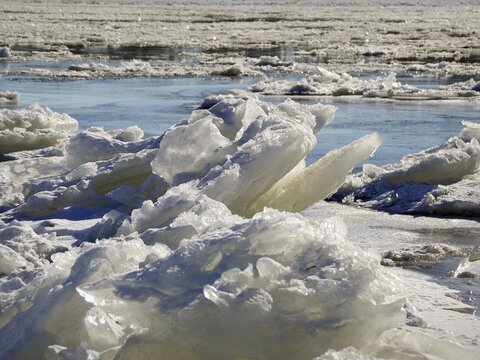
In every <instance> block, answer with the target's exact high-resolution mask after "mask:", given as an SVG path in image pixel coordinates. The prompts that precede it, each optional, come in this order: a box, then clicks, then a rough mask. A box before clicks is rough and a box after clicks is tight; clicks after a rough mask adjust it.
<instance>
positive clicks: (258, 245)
mask: <svg viewBox="0 0 480 360" xmlns="http://www.w3.org/2000/svg"><path fill="white" fill-rule="evenodd" d="M327 75H328V73H325V74H324V76H327ZM209 105H210V106H208V109H201V110H194V111H193V112H192V114H191V116H190V117H189V118H188V119H185V120H184V121H181V122H180V123H179V124H177V125H176V126H173V127H172V128H170V129H168V130H167V131H166V132H165V133H164V134H163V135H162V136H160V137H158V138H149V139H143V133H142V131H141V130H139V129H138V128H136V127H133V128H127V129H124V130H121V129H120V130H112V131H105V130H103V129H98V128H94V129H89V130H87V131H84V132H81V133H79V134H78V135H75V136H73V137H72V138H71V139H70V140H66V142H64V143H63V146H64V150H63V148H58V149H53V148H52V149H42V150H38V151H35V152H23V153H20V154H21V156H20V157H19V158H18V159H16V160H12V161H7V162H3V163H1V164H0V167H1V168H2V169H3V170H4V171H3V172H2V177H1V179H2V181H1V182H0V185H1V186H2V189H5V193H4V195H2V196H3V197H6V198H9V199H10V200H8V201H9V202H7V203H6V205H5V206H6V208H5V210H3V208H2V211H4V212H3V213H2V216H1V217H0V253H1V256H2V259H5V261H4V262H2V265H1V269H0V271H1V272H2V276H1V277H0V310H1V311H0V357H7V358H30V357H35V356H38V354H42V355H43V356H45V357H46V358H53V359H68V358H71V357H73V358H75V357H80V358H82V357H83V358H85V357H86V358H88V357H90V358H92V359H112V358H119V359H122V358H127V359H128V358H139V357H143V358H148V357H152V356H155V357H158V356H162V357H165V358H177V359H192V358H194V359H196V358H198V359H201V358H222V359H223V358H256V359H267V358H272V357H277V358H284V357H286V358H298V359H313V358H315V357H316V356H322V354H324V353H325V352H326V351H328V350H329V349H333V350H332V351H330V352H328V353H327V354H325V355H324V356H337V355H338V356H353V355H352V354H355V353H357V354H358V355H359V356H364V357H365V358H369V357H370V356H377V355H378V354H380V355H382V354H383V353H384V351H385V349H386V348H388V346H392V344H395V345H394V346H395V351H397V352H398V354H400V355H398V357H401V356H403V355H405V354H410V353H413V354H415V356H423V355H425V356H429V354H432V353H435V351H433V350H432V349H429V348H428V346H426V345H424V344H423V343H422V345H421V346H420V347H418V348H416V347H415V346H414V345H413V344H412V343H411V341H410V338H408V337H404V336H403V335H404V334H405V333H406V332H408V330H405V329H404V327H405V326H410V325H411V324H413V323H414V322H412V321H411V320H408V319H407V315H408V316H409V317H410V319H411V318H412V317H415V316H416V313H415V311H414V310H411V309H410V308H409V307H408V306H407V300H406V299H405V298H404V296H403V294H404V292H403V290H402V286H401V283H399V282H398V279H397V278H396V277H395V276H392V275H391V274H389V272H390V271H392V268H390V267H383V266H381V264H380V256H379V255H373V254H371V253H368V252H366V251H364V250H362V249H361V248H359V247H358V245H357V244H355V243H354V242H353V241H349V240H348V239H347V229H346V228H347V226H348V223H347V224H345V223H344V222H343V221H342V220H340V219H339V218H334V219H329V220H325V221H324V222H318V221H316V220H313V219H306V218H304V217H303V216H301V215H299V214H294V213H292V212H298V211H301V210H304V209H306V208H308V207H310V206H311V205H312V204H313V203H315V202H317V201H319V200H321V199H323V198H325V197H327V196H329V195H330V194H332V193H333V192H335V190H336V189H337V188H338V187H339V186H341V184H342V183H343V181H344V179H345V176H346V174H347V173H348V172H349V171H350V170H351V169H352V168H353V167H354V166H355V164H356V163H358V162H359V161H362V160H363V159H365V158H366V157H368V156H370V155H371V154H372V153H373V152H374V151H375V149H376V148H377V147H378V146H379V145H380V139H379V137H378V135H377V134H371V135H367V136H365V137H363V138H361V139H359V140H356V141H354V142H353V143H351V144H349V145H346V146H345V147H343V148H340V149H336V150H333V151H331V152H330V153H328V154H326V155H325V156H324V157H323V158H321V159H319V160H318V161H317V162H316V163H314V164H313V165H311V166H310V167H308V168H307V167H306V165H305V157H306V156H307V155H308V154H309V152H310V151H311V150H312V149H313V148H314V146H315V144H316V136H315V134H316V133H317V132H318V131H320V130H321V129H322V127H323V126H325V125H327V124H328V123H330V122H331V121H332V119H333V116H334V113H335V109H334V108H333V107H332V106H327V105H322V104H316V105H301V104H299V103H296V102H294V101H293V100H290V99H288V100H285V101H284V102H282V103H279V104H272V103H268V102H264V101H261V100H259V99H256V98H254V97H251V96H249V95H248V94H245V93H244V94H241V95H239V96H234V95H232V96H219V97H217V98H215V99H213V100H212V101H211V103H210V104H209ZM205 107H207V106H205ZM466 126H468V127H469V128H472V125H469V124H466ZM470 133H471V131H469V132H468V134H470ZM470 137H471V139H470V140H467V138H468V135H465V137H464V140H462V139H460V138H458V139H453V140H450V141H448V142H446V143H445V144H443V145H442V146H439V147H438V148H435V149H430V150H428V151H426V152H424V153H422V154H420V155H416V156H411V157H409V158H408V162H405V163H403V165H399V166H389V167H388V166H387V167H386V168H385V169H381V168H374V167H368V166H367V167H366V170H368V174H369V175H370V176H371V177H372V178H375V177H377V176H384V175H385V174H387V173H389V172H391V173H392V174H393V173H395V172H397V173H400V171H403V170H402V169H404V168H406V167H413V166H425V165H422V164H424V158H425V157H428V156H433V155H436V156H437V157H439V158H442V156H443V157H448V156H449V155H450V154H453V155H452V156H451V158H452V159H454V160H455V161H457V162H458V164H459V165H458V168H459V169H463V170H462V171H463V172H465V173H469V172H470V173H471V172H473V174H470V175H471V176H474V175H475V174H476V172H475V171H476V170H475V169H476V168H475V166H474V165H473V164H474V159H475V156H476V154H477V152H476V151H477V150H476V149H477V147H478V146H479V145H478V141H477V140H476V139H475V138H473V137H472V136H470ZM432 154H433V155H432ZM467 155H468V156H470V160H469V159H468V157H467ZM434 163H435V162H434ZM406 164H408V166H407V165H406ZM412 164H413V165H412ZM419 164H420V165H419ZM463 172H462V173H461V174H463ZM458 173H459V174H456V177H455V179H454V180H456V179H457V177H460V175H461V174H460V171H458ZM444 174H446V172H441V171H440V172H435V171H432V170H431V171H430V176H432V178H433V177H437V178H441V179H447V180H448V181H450V179H451V174H449V176H448V177H445V176H446V175H444ZM365 176H366V175H365ZM402 176H403V175H402ZM462 176H463V175H462ZM467 179H470V180H471V178H469V177H468V176H467V177H463V178H462V180H461V181H465V180H467ZM447 180H445V181H447ZM384 181H385V182H387V180H384ZM458 183H459V182H456V183H455V184H458ZM352 184H353V181H351V182H350V185H352ZM392 186H393V185H392ZM2 199H3V198H2ZM272 208H273V209H272ZM280 210H287V211H289V212H282V211H280ZM329 217H330V216H323V217H322V218H325V219H326V218H329ZM27 219H28V220H27ZM348 221H349V222H350V219H349V220H348ZM353 234H355V236H354V237H353V238H352V239H353V240H355V241H357V240H358V239H357V237H358V233H357V232H356V231H354V232H353ZM357 242H358V241H357ZM431 249H436V248H435V247H431ZM442 249H443V250H444V253H442V254H441V256H440V255H439V256H438V258H439V259H441V258H444V257H446V256H451V253H448V251H446V250H445V249H444V248H442ZM430 253H432V254H433V252H429V254H430ZM461 254H462V256H466V255H465V254H467V253H464V252H461ZM468 255H469V256H471V254H468ZM433 257H434V256H433ZM436 259H437V258H434V259H433V260H432V262H434V261H436ZM469 261H470V263H475V261H474V257H470V258H469ZM462 264H463V265H462V266H470V265H469V264H467V263H466V262H463V263H462ZM465 269H467V268H466V267H465ZM472 269H473V268H471V266H470V270H468V271H470V272H472V273H473V272H474V270H472ZM468 271H467V270H465V271H461V272H460V273H462V274H463V273H465V274H466V273H467V272H468ZM460 273H459V274H460ZM459 277H461V276H459ZM452 279H456V278H452ZM407 308H408V311H407V310H406V309H407ZM415 319H417V318H416V317H415ZM421 321H422V320H421V319H420V318H418V321H417V323H421ZM409 324H410V325H409ZM398 327H400V328H399V329H400V330H398V331H399V335H398V338H401V339H403V340H401V341H400V340H398V341H397V340H395V339H396V338H395V337H393V338H390V337H389V334H390V331H391V330H392V329H395V328H398ZM385 339H387V340H385ZM422 339H423V338H422ZM429 339H430V337H425V338H424V341H425V344H428V341H429ZM422 341H423V340H422ZM432 341H433V340H432ZM434 341H438V348H439V349H442V348H445V349H447V350H448V349H455V350H456V351H458V353H459V354H462V355H464V356H465V358H468V356H470V355H471V354H472V353H470V352H469V350H466V349H464V348H461V347H455V346H454V345H451V344H449V343H447V342H443V341H440V340H434ZM212 344H216V345H215V346H212ZM452 346H453V347H452ZM348 347H354V348H355V349H358V351H357V350H354V349H353V348H348ZM343 348H348V349H346V350H341V349H343ZM336 350H339V352H338V354H337V353H335V352H334V351H336ZM448 351H450V350H448ZM452 351H453V350H452ZM42 355H40V356H42ZM475 355H478V354H477V353H475ZM347 358H348V357H347ZM472 358H474V357H472Z"/></svg>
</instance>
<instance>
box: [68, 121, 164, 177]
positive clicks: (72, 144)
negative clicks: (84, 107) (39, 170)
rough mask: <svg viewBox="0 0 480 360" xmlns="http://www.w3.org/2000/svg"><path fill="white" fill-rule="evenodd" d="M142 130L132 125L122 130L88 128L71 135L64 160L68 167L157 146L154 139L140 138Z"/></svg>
mask: <svg viewBox="0 0 480 360" xmlns="http://www.w3.org/2000/svg"><path fill="white" fill-rule="evenodd" d="M142 137H143V131H142V130H141V129H140V128H139V127H137V126H132V127H128V128H126V129H122V130H110V131H105V130H103V129H102V128H90V129H87V130H85V131H82V132H81V133H79V134H77V135H75V136H73V137H72V138H71V139H70V140H69V141H68V143H67V144H66V146H65V152H66V162H67V164H68V166H69V167H70V168H74V167H76V166H78V165H81V164H84V163H86V162H92V161H99V160H107V159H111V158H113V157H114V156H115V155H117V154H121V153H135V152H139V151H140V150H142V149H145V148H148V147H155V146H158V142H157V141H156V139H145V140H142Z"/></svg>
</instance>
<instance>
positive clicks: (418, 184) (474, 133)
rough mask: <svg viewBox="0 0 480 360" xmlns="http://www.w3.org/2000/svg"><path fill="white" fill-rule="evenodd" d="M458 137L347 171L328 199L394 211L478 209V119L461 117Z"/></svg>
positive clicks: (476, 212) (468, 211)
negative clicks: (386, 162)
mask: <svg viewBox="0 0 480 360" xmlns="http://www.w3.org/2000/svg"><path fill="white" fill-rule="evenodd" d="M463 125H464V129H463V130H462V131H461V133H460V135H459V137H453V138H450V139H449V140H447V141H446V142H444V143H443V144H441V145H439V146H437V147H433V148H431V149H428V150H425V151H423V152H420V153H418V154H413V155H407V156H405V157H404V158H403V159H402V160H401V162H400V163H398V164H391V165H385V166H382V167H378V166H374V165H370V164H366V165H364V166H363V171H362V172H361V173H359V174H355V175H351V176H350V177H349V179H348V180H347V182H346V183H345V184H344V185H343V186H342V188H341V189H340V190H339V191H338V192H337V194H335V195H334V199H336V200H341V201H343V202H346V203H351V204H356V205H360V206H366V207H371V208H374V209H378V210H385V211H390V212H395V213H420V214H439V215H455V216H478V215H479V214H480V208H479V204H480V201H479V200H480V192H479V191H480V190H479V189H480V186H479V184H480V183H479V181H480V172H479V168H480V145H479V141H478V138H479V134H478V125H477V124H476V123H472V122H463Z"/></svg>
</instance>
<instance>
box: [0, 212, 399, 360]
mask: <svg viewBox="0 0 480 360" xmlns="http://www.w3.org/2000/svg"><path fill="white" fill-rule="evenodd" d="M155 246H157V247H158V246H159V245H155ZM152 250H154V251H153V253H154V254H155V257H156V260H155V258H153V259H152V256H151V255H150V259H151V260H148V261H147V262H146V263H145V262H144V261H142V260H141V259H143V258H145V257H147V255H148V254H150V253H151V252H152ZM79 251H80V255H79V256H78V258H77V259H76V260H75V261H74V264H73V266H72V270H71V271H70V274H67V275H63V278H62V280H60V282H57V283H58V284H59V286H56V287H55V288H54V289H52V290H51V291H49V292H44V291H41V292H39V293H38V296H39V297H40V298H37V299H35V304H36V305H34V306H33V307H32V308H30V309H29V310H27V311H26V312H25V313H24V314H23V315H24V316H22V317H21V319H18V322H17V324H16V327H15V332H16V333H17V334H18V333H22V332H23V336H21V337H18V336H17V337H16V339H20V338H21V339H23V340H22V341H21V342H17V341H15V340H13V339H10V341H9V342H8V343H7V342H6V339H7V338H9V337H10V336H9V334H10V331H13V330H14V328H13V327H12V326H11V325H10V324H9V325H6V326H5V327H3V328H2V329H1V330H0V332H1V334H2V337H1V339H2V340H0V341H2V346H0V348H1V349H2V350H3V354H9V355H10V356H17V357H18V356H24V357H25V356H28V355H29V354H31V352H32V349H33V348H32V346H31V345H32V344H33V342H35V349H36V351H37V353H38V352H40V353H42V352H43V351H45V350H46V349H47V347H49V346H53V345H58V346H62V347H66V348H73V347H75V346H76V345H77V344H82V347H84V348H85V350H88V351H96V352H104V351H113V353H115V352H116V353H117V354H116V356H118V357H120V358H122V357H127V356H131V354H132V353H133V352H137V356H140V355H141V356H148V354H152V353H153V352H155V353H156V354H162V355H164V356H167V357H170V356H172V354H174V353H175V354H176V358H184V357H185V356H187V355H186V354H192V351H193V348H195V357H196V358H205V357H209V358H210V357H212V356H213V357H216V358H228V357H231V356H234V355H235V356H249V357H256V358H265V357H269V356H271V355H272V354H274V355H275V354H277V355H278V356H280V354H283V355H285V354H287V356H288V357H291V356H295V357H297V358H305V359H310V358H313V357H314V356H315V354H318V353H322V352H323V351H325V350H326V349H328V348H329V347H332V346H333V347H337V346H340V347H341V346H342V344H345V345H347V344H354V345H356V346H358V347H362V346H365V345H367V344H370V343H372V342H373V341H374V340H375V339H376V338H377V336H378V335H379V334H380V333H382V332H383V331H384V330H386V329H389V328H392V327H394V326H396V325H398V324H401V323H402V322H403V321H404V319H405V314H404V313H403V311H402V303H401V301H397V300H395V299H398V296H399V294H396V293H395V292H393V293H392V292H391V290H389V289H391V285H390V282H391V281H393V279H391V278H389V277H388V276H385V275H384V274H383V273H382V271H381V268H380V266H379V265H378V263H377V262H376V261H375V260H374V259H373V258H370V257H369V256H368V255H367V254H366V253H364V252H362V251H361V250H360V249H358V248H357V247H356V246H355V245H353V243H351V242H348V241H347V240H346V239H345V233H344V230H343V225H342V224H341V223H338V222H327V223H323V224H320V223H316V222H313V221H308V222H307V221H305V220H303V219H302V218H301V217H299V216H296V215H292V214H288V213H281V212H278V211H273V210H270V211H266V212H264V213H261V214H259V215H257V216H256V217H255V218H253V219H252V220H242V221H240V222H239V223H238V224H234V225H231V226H230V227H227V228H224V229H223V230H220V231H216V232H215V231H214V232H207V233H205V234H204V235H202V236H200V238H198V239H196V240H195V241H184V242H182V243H181V244H180V246H179V247H178V249H177V250H175V251H174V252H172V253H171V254H170V253H169V252H168V251H166V248H165V247H159V248H158V250H155V249H154V248H153V249H152V247H150V246H145V245H144V244H143V242H141V241H139V240H138V239H135V238H134V237H133V238H132V237H131V238H129V239H125V240H121V239H112V240H103V241H100V242H98V243H97V244H95V245H88V246H85V247H84V249H79ZM57 256H61V254H59V255H57ZM54 264H55V262H54ZM139 264H145V265H143V266H144V267H143V269H142V268H140V269H138V268H136V267H138V265H139ZM135 268H136V269H135ZM122 273H123V274H122ZM115 274H121V275H119V276H115ZM75 289H77V290H75ZM60 303H62V306H61V307H60V306H58V305H56V304H60ZM127 309H128V310H127ZM67 313H68V314H69V316H68V318H69V320H68V323H67V324H64V327H63V331H58V330H57V329H59V325H60V324H62V323H64V316H65V314H67ZM359 314H362V316H361V318H359V317H358V315H359ZM367 314H368V315H367ZM345 322H349V323H350V324H351V325H350V326H348V327H344V326H340V325H341V324H343V323H345ZM318 323H325V324H330V326H326V327H325V328H324V330H322V331H318V332H310V331H308V330H306V329H308V328H309V327H312V326H316V325H315V324H318ZM360 333H361V334H362V336H356V335H355V334H360ZM187 334H188V335H187ZM240 334H242V336H239V335H240ZM287 334H288V341H285V339H286V337H285V336H286V335H287ZM153 339H155V341H153ZM213 339H216V343H217V344H219V345H218V346H215V347H212V346H211V344H212V341H213ZM255 339H256V340H255ZM347 339H348V340H347ZM266 345H268V346H266ZM118 346H120V348H118ZM58 348H59V347H57V349H58ZM64 350H65V349H64ZM5 351H7V352H5ZM50 351H51V350H50ZM72 351H73V349H72ZM139 351H140V352H139ZM128 354H130V355H128Z"/></svg>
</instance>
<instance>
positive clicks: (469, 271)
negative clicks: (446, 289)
mask: <svg viewBox="0 0 480 360" xmlns="http://www.w3.org/2000/svg"><path fill="white" fill-rule="evenodd" d="M479 260H480V254H478V253H474V254H471V255H469V256H468V257H466V258H465V259H463V260H462V261H461V262H460V264H459V265H458V267H457V269H455V271H454V273H453V276H454V277H457V278H478V277H479V276H480V261H479Z"/></svg>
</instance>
